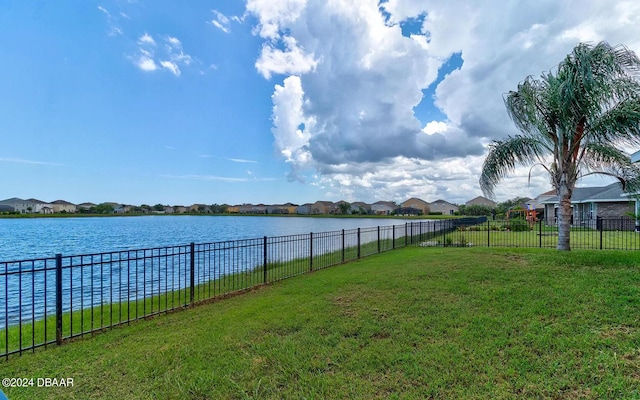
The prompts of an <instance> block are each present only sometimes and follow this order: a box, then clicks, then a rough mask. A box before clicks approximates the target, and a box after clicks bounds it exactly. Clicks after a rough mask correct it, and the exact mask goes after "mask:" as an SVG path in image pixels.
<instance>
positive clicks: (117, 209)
mask: <svg viewBox="0 0 640 400" xmlns="http://www.w3.org/2000/svg"><path fill="white" fill-rule="evenodd" d="M130 212H131V206H128V205H125V204H118V205H116V206H114V207H113V213H114V214H128V213H130Z"/></svg>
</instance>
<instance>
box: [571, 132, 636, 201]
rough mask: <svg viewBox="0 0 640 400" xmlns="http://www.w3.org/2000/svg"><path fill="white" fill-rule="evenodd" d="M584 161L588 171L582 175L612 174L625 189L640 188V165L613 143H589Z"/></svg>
mask: <svg viewBox="0 0 640 400" xmlns="http://www.w3.org/2000/svg"><path fill="white" fill-rule="evenodd" d="M582 163H583V165H584V167H585V171H586V173H585V174H584V175H582V177H584V176H588V175H606V176H611V177H614V178H616V179H618V181H620V183H621V184H622V186H623V188H625V189H628V188H631V189H633V190H638V189H640V187H639V186H640V166H639V165H638V164H636V163H633V162H632V161H631V158H630V157H629V155H628V154H627V153H625V152H624V151H622V150H620V149H618V148H616V147H615V146H613V145H611V144H601V143H590V144H588V145H587V146H586V147H585V156H584V159H583V160H582Z"/></svg>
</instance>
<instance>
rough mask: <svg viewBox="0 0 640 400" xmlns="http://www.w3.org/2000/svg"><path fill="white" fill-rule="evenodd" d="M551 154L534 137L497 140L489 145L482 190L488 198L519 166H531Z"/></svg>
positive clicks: (482, 177)
mask: <svg viewBox="0 0 640 400" xmlns="http://www.w3.org/2000/svg"><path fill="white" fill-rule="evenodd" d="M548 154H549V148H548V147H547V146H546V145H545V143H543V142H541V141H540V140H537V139H536V138H532V137H525V136H513V137H508V138H507V139H505V140H496V141H494V142H493V143H492V144H490V145H489V153H488V154H487V157H486V158H485V160H484V163H483V165H482V173H481V175H480V188H481V189H482V192H483V193H484V194H485V195H487V196H488V197H492V196H493V189H494V188H495V186H496V185H497V184H498V182H500V181H501V180H502V179H503V178H505V177H506V176H507V175H508V174H509V173H511V172H512V171H513V170H514V169H515V167H516V166H518V165H531V164H533V163H535V162H536V161H542V159H543V158H544V156H546V155H548Z"/></svg>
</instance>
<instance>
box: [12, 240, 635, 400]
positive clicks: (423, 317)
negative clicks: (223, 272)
mask: <svg viewBox="0 0 640 400" xmlns="http://www.w3.org/2000/svg"><path fill="white" fill-rule="evenodd" d="M639 272H640V254H638V253H635V252H634V253H631V252H613V251H574V252H571V253H558V252H556V251H554V250H546V249H542V250H535V249H486V248H467V249H462V248H423V247H409V248H406V249H401V250H397V251H394V252H386V253H383V254H380V255H377V256H373V257H369V258H366V259H363V260H360V261H356V262H353V263H349V264H345V265H341V266H337V267H334V268H330V269H326V270H322V271H316V272H315V273H313V274H308V275H303V276H300V277H298V278H296V279H290V280H285V281H282V282H279V283H277V284H273V285H269V286H263V287H260V288H258V289H256V290H254V291H252V292H250V293H247V294H245V295H243V296H238V297H233V298H229V299H225V300H223V301H219V302H215V303H212V304H207V305H203V306H200V307H196V308H193V309H189V310H186V311H184V312H180V313H173V314H169V315H166V316H161V317H158V318H155V319H152V320H148V321H139V322H136V323H132V324H131V325H130V326H123V327H120V328H117V329H113V330H111V331H109V332H106V333H104V334H100V335H97V336H95V337H92V338H83V339H78V340H76V341H74V342H73V343H70V344H67V345H64V346H59V347H53V348H50V349H48V350H46V351H36V352H35V354H26V355H24V356H22V357H11V358H10V359H9V361H7V362H1V363H0V375H1V376H2V377H33V378H38V377H51V378H53V377H56V378H62V377H64V378H69V377H71V378H73V379H74V386H73V387H72V388H42V387H40V388H38V387H28V388H6V389H3V390H4V391H5V393H6V394H7V395H8V397H9V398H10V399H12V400H15V399H31V398H65V399H68V398H72V399H73V398H77V399H85V398H139V399H153V398H169V399H174V398H175V399H181V398H185V399H186V398H192V399H207V398H216V399H217V398H229V399H245V398H261V399H262V398H274V399H279V398H318V399H320V398H356V399H357V398H361V399H372V398H381V399H382V398H384V399H386V398H498V399H500V398H502V399H507V398H611V399H614V398H615V399H619V398H640V392H639V388H640V320H639V315H640V313H639V311H640V274H639Z"/></svg>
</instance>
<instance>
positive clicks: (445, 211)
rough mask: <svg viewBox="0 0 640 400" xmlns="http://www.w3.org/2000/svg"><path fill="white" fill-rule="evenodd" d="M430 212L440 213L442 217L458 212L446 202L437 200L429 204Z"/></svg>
mask: <svg viewBox="0 0 640 400" xmlns="http://www.w3.org/2000/svg"><path fill="white" fill-rule="evenodd" d="M429 206H430V207H431V212H441V213H442V215H453V214H455V213H457V212H458V206H456V205H455V204H451V203H449V202H448V201H446V200H441V199H438V200H436V201H434V202H431V203H429Z"/></svg>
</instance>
